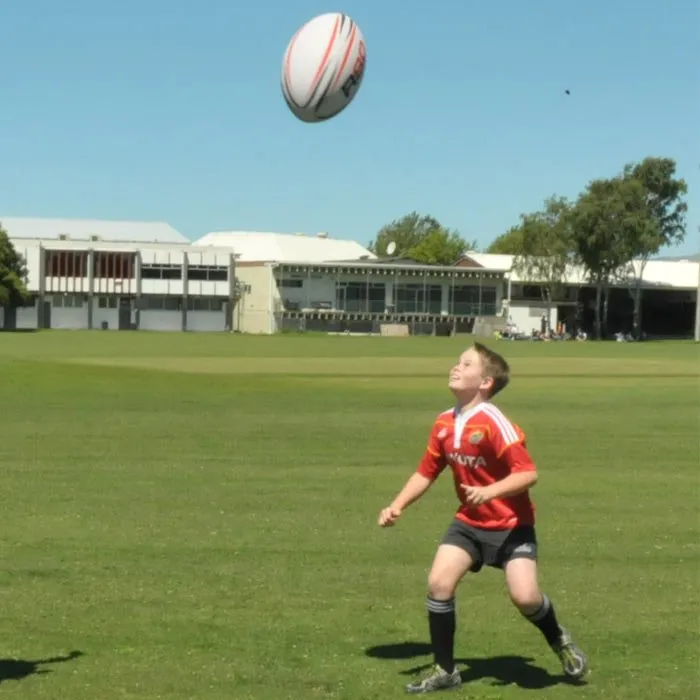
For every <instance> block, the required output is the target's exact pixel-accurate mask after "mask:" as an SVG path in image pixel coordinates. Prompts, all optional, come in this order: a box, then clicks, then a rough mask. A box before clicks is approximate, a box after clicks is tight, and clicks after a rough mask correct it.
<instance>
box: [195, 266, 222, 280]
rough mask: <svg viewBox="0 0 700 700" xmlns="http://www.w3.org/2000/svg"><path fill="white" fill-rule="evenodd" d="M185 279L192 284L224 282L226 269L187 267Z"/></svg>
mask: <svg viewBox="0 0 700 700" xmlns="http://www.w3.org/2000/svg"><path fill="white" fill-rule="evenodd" d="M187 279H188V280H192V281H193V282H226V281H227V280H228V268H227V267H216V266H208V265H188V267H187Z"/></svg>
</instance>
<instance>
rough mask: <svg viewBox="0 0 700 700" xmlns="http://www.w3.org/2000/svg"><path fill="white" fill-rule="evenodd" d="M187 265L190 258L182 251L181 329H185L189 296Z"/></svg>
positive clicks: (188, 265)
mask: <svg viewBox="0 0 700 700" xmlns="http://www.w3.org/2000/svg"><path fill="white" fill-rule="evenodd" d="M189 267H190V258H189V256H188V255H187V253H183V258H182V330H183V331H186V330H187V303H188V297H189V291H190V290H189V287H190V282H189V279H188V277H189Z"/></svg>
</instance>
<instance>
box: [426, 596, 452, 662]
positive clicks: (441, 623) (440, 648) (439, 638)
mask: <svg viewBox="0 0 700 700" xmlns="http://www.w3.org/2000/svg"><path fill="white" fill-rule="evenodd" d="M426 607H427V608H428V623H429V625H430V642H431V643H432V645H433V654H434V655H435V663H436V664H438V665H439V666H440V668H442V669H443V670H444V671H447V673H452V671H454V668H455V660H454V647H455V599H454V597H453V598H450V600H435V599H434V598H431V597H430V596H428V598H427V600H426Z"/></svg>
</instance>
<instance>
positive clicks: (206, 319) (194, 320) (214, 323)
mask: <svg viewBox="0 0 700 700" xmlns="http://www.w3.org/2000/svg"><path fill="white" fill-rule="evenodd" d="M187 330H188V331H209V332H213V331H225V330H226V312H225V311H188V312H187Z"/></svg>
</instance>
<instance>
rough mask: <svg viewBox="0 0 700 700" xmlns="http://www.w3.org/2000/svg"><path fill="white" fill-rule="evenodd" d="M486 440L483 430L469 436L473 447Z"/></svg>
mask: <svg viewBox="0 0 700 700" xmlns="http://www.w3.org/2000/svg"><path fill="white" fill-rule="evenodd" d="M483 439H484V434H483V433H482V432H481V430H477V431H476V432H474V433H472V434H471V435H470V436H469V442H470V443H471V444H472V445H478V444H479V443H480V442H481V441H482V440H483Z"/></svg>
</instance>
